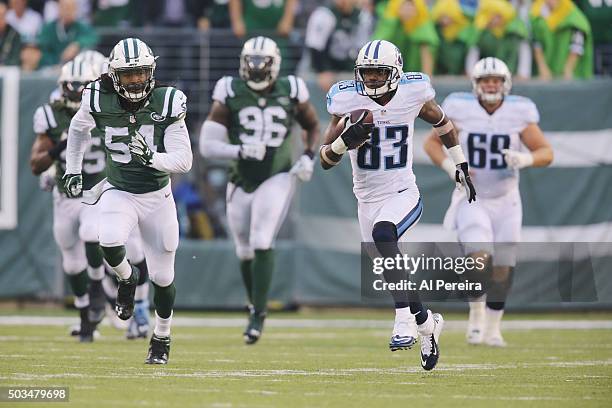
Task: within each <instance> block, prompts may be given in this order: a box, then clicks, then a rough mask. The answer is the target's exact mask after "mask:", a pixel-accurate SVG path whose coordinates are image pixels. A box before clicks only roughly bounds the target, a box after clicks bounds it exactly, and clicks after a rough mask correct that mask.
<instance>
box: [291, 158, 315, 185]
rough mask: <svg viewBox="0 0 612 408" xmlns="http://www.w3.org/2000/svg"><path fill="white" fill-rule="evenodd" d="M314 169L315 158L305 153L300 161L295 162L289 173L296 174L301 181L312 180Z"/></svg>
mask: <svg viewBox="0 0 612 408" xmlns="http://www.w3.org/2000/svg"><path fill="white" fill-rule="evenodd" d="M313 171H314V160H312V158H311V157H310V156H309V155H307V154H303V155H301V156H300V158H299V159H298V161H296V162H295V164H294V165H293V167H292V168H291V170H289V174H295V176H296V177H297V178H298V179H300V180H301V181H310V179H311V178H312V172H313Z"/></svg>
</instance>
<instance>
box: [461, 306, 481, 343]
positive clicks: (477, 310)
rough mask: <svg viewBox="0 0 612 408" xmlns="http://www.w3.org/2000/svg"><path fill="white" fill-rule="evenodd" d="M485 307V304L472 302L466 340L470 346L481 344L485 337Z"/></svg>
mask: <svg viewBox="0 0 612 408" xmlns="http://www.w3.org/2000/svg"><path fill="white" fill-rule="evenodd" d="M484 327H485V305H484V302H470V316H469V319H468V326H467V332H466V333H465V339H466V340H467V342H468V344H474V345H476V344H481V343H482V340H483V337H484Z"/></svg>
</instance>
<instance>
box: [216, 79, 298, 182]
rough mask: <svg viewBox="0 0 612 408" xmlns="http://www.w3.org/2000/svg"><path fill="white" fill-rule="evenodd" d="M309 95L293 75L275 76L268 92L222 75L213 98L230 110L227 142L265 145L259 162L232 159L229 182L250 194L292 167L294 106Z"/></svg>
mask: <svg viewBox="0 0 612 408" xmlns="http://www.w3.org/2000/svg"><path fill="white" fill-rule="evenodd" d="M308 98H309V95H308V89H307V88H306V84H305V83H304V81H303V80H302V79H301V78H299V77H296V76H293V75H289V76H287V77H280V78H278V79H277V80H276V82H275V83H274V86H273V87H272V89H271V90H270V91H269V92H267V93H259V92H255V91H253V90H252V89H251V88H249V87H248V86H247V84H246V82H245V81H243V80H242V79H240V78H234V77H223V78H221V79H220V80H219V81H218V82H217V84H216V86H215V90H214V92H213V100H215V101H218V102H220V103H222V104H224V105H225V106H227V108H228V109H229V111H230V126H229V129H228V134H229V135H228V136H229V142H230V143H231V144H235V145H241V144H249V143H253V144H255V143H264V144H266V156H265V157H264V159H263V160H262V161H256V160H250V159H248V160H243V159H237V160H234V161H233V163H232V166H231V169H230V181H231V182H232V183H234V184H235V185H237V186H240V187H241V188H242V189H243V190H244V191H246V192H247V193H251V192H253V191H255V190H256V189H257V187H259V185H260V184H261V183H263V182H264V181H266V180H267V179H268V178H270V177H272V176H274V175H275V174H278V173H282V172H286V171H289V170H290V169H291V143H290V141H289V135H290V132H291V128H292V126H293V123H294V120H295V114H296V107H297V105H298V104H300V103H304V102H306V101H307V100H308Z"/></svg>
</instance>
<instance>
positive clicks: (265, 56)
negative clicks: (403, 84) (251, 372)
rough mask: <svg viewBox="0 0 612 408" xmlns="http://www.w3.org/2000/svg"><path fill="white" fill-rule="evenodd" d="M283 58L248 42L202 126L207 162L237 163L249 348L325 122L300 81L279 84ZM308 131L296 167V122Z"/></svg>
mask: <svg viewBox="0 0 612 408" xmlns="http://www.w3.org/2000/svg"><path fill="white" fill-rule="evenodd" d="M280 65H281V55H280V51H279V49H278V46H277V45H276V43H275V42H274V41H273V40H271V39H270V38H267V37H255V38H251V39H250V40H248V41H247V42H246V43H245V44H244V46H243V48H242V53H241V55H240V78H234V77H223V78H221V79H220V80H219V81H218V82H217V84H216V86H215V89H214V92H213V105H212V108H211V111H210V114H209V115H208V118H207V119H206V121H205V122H204V124H203V125H202V131H201V134H200V152H201V154H202V155H203V156H204V157H208V158H223V159H232V160H233V162H232V165H231V169H230V182H229V183H228V185H227V195H226V201H227V221H228V224H229V228H230V230H231V234H232V238H233V240H234V243H235V245H236V254H237V256H238V258H239V259H240V269H241V273H242V278H243V281H244V285H245V288H246V291H247V295H248V298H249V301H250V303H251V307H250V309H251V313H250V318H249V323H248V326H247V328H246V330H245V332H244V339H245V342H246V343H247V344H253V343H255V342H256V341H257V340H258V339H259V337H260V336H261V332H262V329H263V322H264V318H265V314H266V303H267V298H268V290H269V288H270V281H271V278H272V272H273V270H274V254H273V249H272V248H273V246H274V239H275V237H276V234H277V232H278V229H279V228H280V225H281V223H282V222H283V220H284V218H285V216H286V214H287V209H288V207H289V204H290V202H291V197H292V195H293V191H294V188H295V180H296V178H297V179H300V180H302V181H308V180H310V178H311V176H312V171H313V157H314V153H313V151H314V148H315V145H316V144H317V142H318V139H319V122H318V118H317V114H316V112H315V109H314V107H313V106H312V104H311V103H310V102H309V101H308V98H309V95H308V89H307V88H306V84H305V83H304V81H303V80H302V79H301V78H298V77H295V76H293V75H289V76H287V77H280V78H279V77H278V72H279V68H280ZM295 120H297V122H298V123H299V124H300V126H301V127H302V128H303V129H304V131H305V132H304V133H303V142H304V148H305V149H304V153H303V154H302V156H301V157H300V158H299V159H298V160H297V162H296V163H295V164H293V165H292V163H291V141H290V139H289V135H290V132H291V127H292V125H293V124H294V121H295Z"/></svg>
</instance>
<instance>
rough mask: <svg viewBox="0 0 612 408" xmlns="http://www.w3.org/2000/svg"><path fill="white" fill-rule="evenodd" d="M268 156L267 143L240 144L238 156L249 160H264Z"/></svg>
mask: <svg viewBox="0 0 612 408" xmlns="http://www.w3.org/2000/svg"><path fill="white" fill-rule="evenodd" d="M265 156H266V145H265V144H263V143H249V144H242V145H240V151H239V152H238V157H240V158H241V159H247V160H257V161H262V160H263V158H264V157H265Z"/></svg>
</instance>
